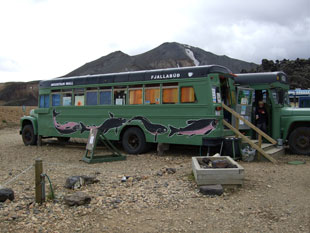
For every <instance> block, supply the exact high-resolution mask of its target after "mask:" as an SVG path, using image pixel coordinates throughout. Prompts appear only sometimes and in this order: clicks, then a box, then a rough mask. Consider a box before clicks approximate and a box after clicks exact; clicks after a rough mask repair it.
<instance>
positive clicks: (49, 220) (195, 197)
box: [0, 128, 310, 232]
mask: <svg viewBox="0 0 310 233" xmlns="http://www.w3.org/2000/svg"><path fill="white" fill-rule="evenodd" d="M0 148H1V150H0V184H4V183H5V182H7V181H8V180H10V179H11V178H13V177H14V176H16V175H18V174H19V173H20V172H21V171H23V170H24V169H26V168H27V167H29V166H30V165H32V164H34V160H35V158H38V157H40V158H42V159H43V164H44V172H46V173H47V174H48V175H49V177H50V178H51V180H52V183H53V185H54V187H55V193H56V199H55V200H54V201H47V202H45V203H44V204H43V205H41V206H40V205H37V204H35V203H34V169H33V168H31V169H30V170H29V171H28V172H26V173H25V174H23V175H22V176H20V177H18V178H17V179H16V180H15V181H13V182H12V183H10V184H8V185H6V187H8V188H12V189H13V190H14V192H15V200H14V201H13V202H10V201H7V202H5V203H0V231H1V232H125V231H126V232H310V195H309V193H310V169H309V168H310V157H307V156H294V155H286V156H283V157H282V158H281V160H280V163H279V164H278V165H273V164H271V163H267V162H260V163H244V162H240V164H241V165H242V166H243V167H244V168H245V178H246V179H245V183H244V185H243V187H233V188H232V187H230V188H227V189H225V192H224V194H223V195H222V196H220V197H208V196H204V195H202V194H200V193H199V192H198V189H197V186H196V184H195V182H194V181H193V177H192V175H191V156H193V155H197V154H198V149H197V148H188V147H185V146H184V147H176V148H172V150H170V151H169V152H168V153H167V155H165V156H158V155H156V153H155V152H154V151H153V152H151V153H149V154H144V155H138V156H135V155H130V156H128V157H127V160H126V161H120V162H111V163H101V164H86V163H83V162H81V161H80V159H81V158H82V156H83V154H84V148H85V145H80V144H78V143H75V144H74V145H73V146H66V147H64V146H60V145H58V144H56V143H52V142H45V143H44V145H43V146H42V147H30V146H28V147H25V146H24V145H23V143H22V140H21V137H20V135H19V134H18V128H4V129H1V130H0ZM292 160H302V161H306V164H304V165H288V164H287V162H288V161H292ZM170 167H171V168H175V169H176V173H174V174H168V173H164V174H163V175H162V176H158V175H157V173H158V172H159V171H165V169H166V168H170ZM71 175H97V178H98V179H99V180H100V182H99V183H96V184H92V185H88V186H84V187H82V188H81V189H80V190H79V191H83V192H85V193H87V194H89V195H90V196H91V197H92V200H91V203H90V204H89V205H85V206H79V207H68V206H67V205H65V204H64V202H63V197H64V196H65V195H67V194H70V193H73V192H76V191H74V190H68V189H65V188H64V187H63V186H64V184H65V180H66V178H67V177H68V176H71ZM123 175H126V176H131V177H132V178H130V179H129V180H128V181H127V182H125V183H122V182H121V178H122V176H123ZM46 189H47V191H48V190H49V189H48V187H46Z"/></svg>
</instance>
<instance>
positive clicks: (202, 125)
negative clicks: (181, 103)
mask: <svg viewBox="0 0 310 233" xmlns="http://www.w3.org/2000/svg"><path fill="white" fill-rule="evenodd" d="M217 122H218V121H217V120H215V119H199V120H188V121H186V124H187V126H185V127H183V128H176V127H173V126H171V125H169V129H170V133H169V137H172V136H173V135H175V134H176V135H187V136H190V137H191V136H194V135H207V134H209V133H211V132H212V131H213V130H214V129H215V127H216V125H217Z"/></svg>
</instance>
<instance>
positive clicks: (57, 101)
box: [52, 94, 60, 106]
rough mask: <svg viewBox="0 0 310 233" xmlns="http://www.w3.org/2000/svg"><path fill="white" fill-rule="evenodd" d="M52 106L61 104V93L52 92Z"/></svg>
mask: <svg viewBox="0 0 310 233" xmlns="http://www.w3.org/2000/svg"><path fill="white" fill-rule="evenodd" d="M52 106H60V94H52Z"/></svg>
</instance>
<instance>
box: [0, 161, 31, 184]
mask: <svg viewBox="0 0 310 233" xmlns="http://www.w3.org/2000/svg"><path fill="white" fill-rule="evenodd" d="M32 167H33V165H30V166H29V167H27V168H26V169H25V170H23V171H22V172H21V173H19V174H18V175H16V176H14V177H13V178H11V179H9V180H8V181H6V182H5V183H3V184H0V188H1V187H5V186H6V185H8V184H10V183H12V182H13V181H15V180H16V179H17V178H18V177H20V176H21V175H23V174H25V173H26V172H27V171H29V170H30V169H31V168H32Z"/></svg>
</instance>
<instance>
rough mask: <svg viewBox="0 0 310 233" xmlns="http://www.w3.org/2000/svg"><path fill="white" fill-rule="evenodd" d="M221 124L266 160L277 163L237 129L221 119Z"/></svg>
mask: <svg viewBox="0 0 310 233" xmlns="http://www.w3.org/2000/svg"><path fill="white" fill-rule="evenodd" d="M223 124H224V125H225V126H227V127H228V128H230V129H231V130H232V131H233V132H234V133H236V134H238V135H239V136H240V137H241V138H242V139H243V140H244V141H246V142H247V143H249V144H250V145H251V147H253V148H254V149H256V150H257V151H258V152H259V153H261V154H262V155H263V156H264V157H265V158H266V159H268V160H269V161H270V162H272V163H277V160H275V159H274V158H272V157H271V156H270V155H269V154H267V153H266V152H265V151H264V150H263V149H262V148H260V147H258V145H256V144H255V143H253V142H252V141H251V140H250V139H248V138H247V137H246V136H244V135H243V134H242V133H240V132H239V131H238V130H237V129H235V128H234V127H233V126H232V125H231V124H229V123H228V122H227V121H225V120H224V119H223Z"/></svg>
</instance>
